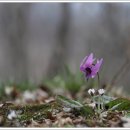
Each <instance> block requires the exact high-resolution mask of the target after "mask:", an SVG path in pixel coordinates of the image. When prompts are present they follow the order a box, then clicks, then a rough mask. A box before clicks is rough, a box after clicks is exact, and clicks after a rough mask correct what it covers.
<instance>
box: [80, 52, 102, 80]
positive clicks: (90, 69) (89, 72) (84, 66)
mask: <svg viewBox="0 0 130 130" xmlns="http://www.w3.org/2000/svg"><path fill="white" fill-rule="evenodd" d="M94 61H95V59H94V58H93V53H91V54H90V55H89V56H86V57H85V58H84V59H83V61H82V62H81V65H80V70H81V71H82V72H83V73H84V74H85V76H86V78H87V79H88V78H94V77H95V76H96V74H97V73H98V71H99V69H100V66H101V64H102V61H103V59H100V60H97V63H96V64H94Z"/></svg>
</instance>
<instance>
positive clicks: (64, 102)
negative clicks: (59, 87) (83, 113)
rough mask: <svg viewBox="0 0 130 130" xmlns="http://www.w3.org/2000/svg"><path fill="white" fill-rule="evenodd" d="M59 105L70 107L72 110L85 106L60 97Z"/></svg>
mask: <svg viewBox="0 0 130 130" xmlns="http://www.w3.org/2000/svg"><path fill="white" fill-rule="evenodd" d="M56 100H57V102H58V103H60V104H62V105H63V106H66V107H70V108H81V107H83V105H82V104H81V103H79V102H77V101H75V100H71V99H68V98H66V97H64V96H61V95H58V96H57V97H56Z"/></svg>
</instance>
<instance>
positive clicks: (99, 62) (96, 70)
mask: <svg viewBox="0 0 130 130" xmlns="http://www.w3.org/2000/svg"><path fill="white" fill-rule="evenodd" d="M102 62H103V59H101V60H100V61H99V60H97V63H96V65H95V66H93V67H92V76H93V77H95V75H96V74H97V72H98V71H99V69H100V66H101V64H102Z"/></svg>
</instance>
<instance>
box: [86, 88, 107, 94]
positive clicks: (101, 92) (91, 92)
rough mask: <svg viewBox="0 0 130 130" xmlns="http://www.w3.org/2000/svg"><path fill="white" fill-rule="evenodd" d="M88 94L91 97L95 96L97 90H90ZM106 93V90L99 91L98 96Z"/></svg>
mask: <svg viewBox="0 0 130 130" xmlns="http://www.w3.org/2000/svg"><path fill="white" fill-rule="evenodd" d="M88 93H89V94H90V95H91V96H93V95H94V94H95V93H96V91H95V89H89V90H88ZM104 93H105V90H104V89H99V90H98V94H99V95H103V94H104Z"/></svg>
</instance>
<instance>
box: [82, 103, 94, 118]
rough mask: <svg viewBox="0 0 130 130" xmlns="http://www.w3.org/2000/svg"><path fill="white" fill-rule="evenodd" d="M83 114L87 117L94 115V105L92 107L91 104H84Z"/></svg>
mask: <svg viewBox="0 0 130 130" xmlns="http://www.w3.org/2000/svg"><path fill="white" fill-rule="evenodd" d="M80 111H81V115H82V116H85V117H88V116H92V115H94V110H93V109H92V107H90V106H86V105H85V106H83V107H82V108H81V110H80Z"/></svg>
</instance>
